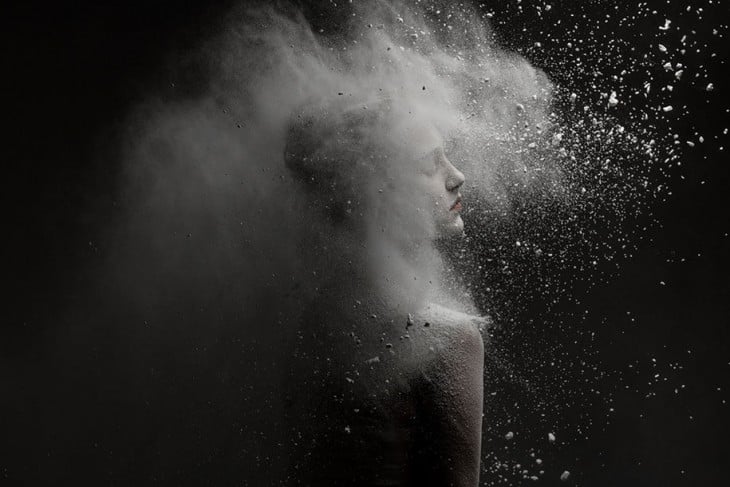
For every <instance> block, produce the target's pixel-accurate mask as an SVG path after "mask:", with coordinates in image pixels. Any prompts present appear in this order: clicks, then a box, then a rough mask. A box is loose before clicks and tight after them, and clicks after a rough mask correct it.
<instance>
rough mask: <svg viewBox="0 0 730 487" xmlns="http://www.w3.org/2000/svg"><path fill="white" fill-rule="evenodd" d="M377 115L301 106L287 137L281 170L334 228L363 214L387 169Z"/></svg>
mask: <svg viewBox="0 0 730 487" xmlns="http://www.w3.org/2000/svg"><path fill="white" fill-rule="evenodd" d="M384 120H385V116H384V114H383V112H382V111H381V110H374V109H364V108H362V105H360V106H359V110H358V109H357V108H355V107H353V106H351V105H344V104H330V105H324V106H317V107H313V106H310V107H305V108H303V109H301V110H299V111H298V113H297V114H296V115H295V117H293V119H292V121H291V123H290V125H289V128H288V131H287V137H286V145H285V149H284V160H285V163H286V166H287V167H288V168H289V170H290V171H291V173H292V174H293V175H295V177H296V178H297V179H299V180H300V181H302V182H303V183H304V185H305V187H306V188H307V190H308V193H309V196H310V198H311V201H312V202H313V203H315V204H316V205H318V206H319V207H320V208H321V209H322V210H324V212H325V214H326V215H327V216H328V217H329V219H330V221H331V222H332V223H333V224H337V225H341V224H344V225H351V224H352V223H353V219H354V220H362V218H363V216H364V213H365V212H366V211H367V202H368V198H367V194H368V190H369V188H370V187H372V185H373V183H374V181H375V180H377V179H380V178H381V177H382V171H384V170H385V169H386V168H385V166H384V164H382V160H383V159H384V157H385V148H386V146H387V140H386V138H385V137H378V136H377V132H378V131H379V127H378V124H379V123H382V122H384Z"/></svg>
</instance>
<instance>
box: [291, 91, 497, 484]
mask: <svg viewBox="0 0 730 487" xmlns="http://www.w3.org/2000/svg"><path fill="white" fill-rule="evenodd" d="M422 115H423V114H418V113H415V110H414V107H412V106H409V105H408V104H406V103H399V104H396V103H394V102H393V101H392V100H389V99H381V101H378V102H376V103H375V104H373V105H371V106H369V105H368V104H366V103H358V104H353V103H349V104H345V103H338V102H334V103H326V102H323V103H321V104H318V105H317V108H316V109H314V108H311V107H310V108H309V109H307V110H304V111H302V113H300V114H299V115H298V116H297V117H296V119H295V122H294V123H293V124H292V127H291V129H290V131H289V134H288V140H287V146H286V149H285V154H286V163H287V165H288V166H289V168H290V169H291V170H292V172H293V174H294V175H295V177H297V178H299V179H300V180H301V181H302V182H303V186H304V188H305V193H306V195H307V201H308V204H307V205H305V206H306V208H304V209H303V211H304V212H306V213H307V215H308V216H309V217H311V218H312V221H315V220H317V221H321V220H324V221H326V222H327V223H326V224H325V225H324V226H323V227H320V228H317V229H316V230H315V231H314V232H313V233H315V234H316V236H314V237H313V238H312V241H310V242H306V243H304V244H303V246H302V256H301V258H302V259H304V260H306V261H307V262H308V263H309V265H310V266H311V267H312V272H313V273H314V274H317V273H319V274H318V275H319V277H320V278H319V280H318V285H317V286H316V287H317V290H316V293H315V294H314V295H313V297H312V299H311V300H309V302H308V303H307V304H306V305H305V311H304V318H303V320H302V326H301V328H300V335H299V336H300V342H299V343H298V346H297V348H296V351H295V353H294V356H295V360H294V366H293V369H294V370H295V372H294V373H293V374H292V379H293V380H292V386H291V387H290V414H289V419H290V421H291V427H290V428H291V430H290V431H291V433H290V434H291V435H292V438H293V439H292V446H293V447H294V450H293V454H292V456H291V469H290V480H292V483H294V484H297V485H444V486H451V485H453V486H474V485H477V484H478V479H479V460H480V445H481V420H482V400H483V359H484V348H483V342H482V337H481V334H480V331H481V327H482V326H483V325H484V324H485V320H484V319H483V318H479V317H476V316H472V315H470V314H467V313H466V312H462V311H456V310H454V309H452V308H451V306H454V303H456V302H457V300H455V299H454V297H453V296H450V294H453V292H452V293H450V292H449V291H448V290H447V289H445V287H444V286H442V285H440V283H439V281H440V274H441V273H442V271H443V268H442V264H441V261H440V259H439V256H438V252H437V251H436V250H435V248H434V246H433V242H434V241H435V240H437V239H441V238H454V237H457V236H460V235H461V234H462V233H463V221H462V219H461V216H460V211H461V209H462V200H461V193H460V189H461V187H462V185H463V183H464V176H463V174H462V173H461V172H460V171H459V170H458V169H456V167H454V165H453V164H452V163H451V161H449V159H448V158H447V155H446V154H445V152H444V148H443V142H442V139H441V137H440V135H439V129H438V127H437V126H436V124H434V123H430V122H429V123H427V122H424V121H423V117H422ZM316 215H319V216H320V218H317V216H316ZM437 301H438V302H441V303H450V305H451V306H444V305H442V304H436V302H437Z"/></svg>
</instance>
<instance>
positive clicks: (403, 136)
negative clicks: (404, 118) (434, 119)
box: [393, 120, 443, 158]
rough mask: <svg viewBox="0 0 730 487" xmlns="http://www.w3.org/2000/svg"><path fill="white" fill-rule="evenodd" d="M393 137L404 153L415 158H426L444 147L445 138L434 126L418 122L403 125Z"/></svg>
mask: <svg viewBox="0 0 730 487" xmlns="http://www.w3.org/2000/svg"><path fill="white" fill-rule="evenodd" d="M393 136H394V137H396V139H395V140H396V143H397V144H398V145H400V146H401V147H402V149H403V150H404V152H405V153H406V154H408V155H410V156H412V157H415V158H419V157H422V156H426V155H428V154H429V153H431V152H433V151H434V149H437V148H438V147H441V146H442V145H443V138H442V137H441V134H440V133H439V131H438V130H437V129H436V127H435V126H434V125H433V124H430V123H426V122H422V121H417V120H411V121H410V123H404V124H402V125H401V127H400V129H399V130H396V131H395V132H394V133H393Z"/></svg>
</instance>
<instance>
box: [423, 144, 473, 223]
mask: <svg viewBox="0 0 730 487" xmlns="http://www.w3.org/2000/svg"><path fill="white" fill-rule="evenodd" d="M426 157H427V161H426V171H425V176H426V191H427V192H428V197H429V200H430V201H431V202H432V203H433V216H434V222H435V224H436V230H437V231H438V236H439V237H449V236H459V235H461V234H462V233H463V232H464V221H463V220H462V219H461V215H460V212H461V208H462V204H461V193H460V192H459V189H460V188H461V185H462V184H464V175H463V174H462V173H461V171H459V170H458V169H457V168H456V167H454V165H453V164H452V163H451V161H449V159H448V158H447V157H446V154H445V153H444V149H443V147H442V146H441V145H439V146H437V147H436V148H434V149H433V150H432V151H431V152H430V153H429V155H428V156H426ZM428 159H430V161H428Z"/></svg>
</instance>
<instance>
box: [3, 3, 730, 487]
mask: <svg viewBox="0 0 730 487" xmlns="http://www.w3.org/2000/svg"><path fill="white" fill-rule="evenodd" d="M231 3H232V2H195V1H178V2H168V1H164V0H151V1H144V2H143V1H135V0H130V1H125V2H118V1H108V2H84V1H79V2H69V3H67V4H62V3H53V4H46V3H43V2H35V1H30V2H24V3H23V4H22V5H21V6H15V7H6V9H9V15H4V18H5V21H6V22H7V23H8V26H7V27H6V29H5V30H4V36H5V39H4V40H3V42H2V52H3V54H2V64H3V70H2V73H3V75H2V79H3V83H2V84H3V85H5V88H4V89H3V96H2V100H3V107H2V112H3V118H4V123H3V129H2V133H3V144H2V149H1V150H2V159H1V160H2V161H3V165H4V169H5V171H6V172H5V179H4V181H5V190H4V192H3V193H4V195H5V197H6V201H7V204H6V208H8V210H9V215H8V216H9V217H8V218H7V219H5V224H4V231H3V236H4V238H3V240H4V241H5V243H6V244H9V245H8V249H7V250H6V252H5V265H4V268H5V271H4V280H5V283H6V286H5V288H6V289H9V290H10V293H9V294H6V300H7V301H6V302H5V305H4V306H3V308H4V310H3V311H4V312H3V315H4V318H3V320H2V330H1V331H0V351H1V352H2V355H1V356H0V374H1V377H0V379H1V381H2V382H1V383H2V386H0V387H1V390H2V392H1V393H0V404H1V405H2V406H1V408H2V409H1V410H0V427H1V428H2V442H1V443H0V479H4V480H6V481H7V482H8V485H21V484H24V485H48V484H65V483H67V482H69V481H71V480H79V479H89V480H92V481H93V482H94V483H95V484H102V485H106V484H109V485H126V484H130V485H132V484H134V485H139V484H148V483H155V482H161V483H174V484H178V483H190V484H192V485H197V484H206V483H211V484H215V485H223V484H234V483H237V480H238V483H240V480H248V482H249V483H250V484H251V485H266V480H265V479H266V478H267V477H266V473H265V472H266V470H267V469H269V468H274V467H271V466H270V465H269V462H270V461H273V460H268V459H267V458H266V448H263V453H262V452H261V451H258V452H257V451H256V444H257V439H256V438H255V436H250V437H245V438H244V439H236V440H232V439H231V438H230V435H229V433H227V431H228V430H229V429H233V428H234V427H238V426H240V425H232V423H231V421H228V420H229V419H230V417H231V414H232V413H231V411H234V410H235V409H236V408H240V407H245V405H244V406H241V405H242V404H245V400H244V399H241V397H239V398H238V399H236V400H231V399H227V398H226V392H225V391H226V389H225V388H221V387H219V386H218V387H216V386H214V385H205V382H206V378H209V377H213V376H214V375H215V371H214V369H215V368H216V367H217V366H219V365H220V363H219V362H216V361H215V360H213V361H210V360H209V361H207V362H206V361H204V360H202V359H201V360H200V361H197V359H196V358H188V359H186V360H185V361H184V363H183V364H176V363H174V360H172V359H171V360H167V361H166V360H164V359H163V358H160V357H159V356H161V355H165V354H166V353H168V352H170V351H172V352H173V353H172V355H174V352H175V351H178V350H181V349H183V348H184V347H185V346H187V345H190V344H192V346H195V340H196V336H195V334H194V333H190V334H189V335H186V336H184V337H182V338H181V337H179V336H178V337H170V341H171V342H172V344H168V345H166V347H165V349H164V350H160V349H157V348H155V347H154V346H151V349H150V350H147V351H146V352H145V353H144V354H140V355H139V357H138V361H137V362H135V363H129V362H124V365H121V364H120V362H119V357H127V356H128V355H126V354H125V353H123V349H124V347H126V346H129V344H130V343H135V341H134V340H135V338H134V337H130V336H126V335H125V332H124V331H122V328H121V327H109V326H104V325H105V324H104V323H103V322H97V321H98V320H99V318H98V316H96V315H92V316H86V315H84V313H82V312H79V311H73V312H69V310H79V309H87V308H89V306H88V305H89V303H92V304H93V306H92V308H103V307H104V303H105V302H104V299H106V298H105V297H104V296H105V293H104V290H103V283H99V282H98V281H97V280H95V276H96V275H97V274H96V272H95V271H96V270H98V269H99V268H100V267H101V266H103V265H104V262H105V258H106V257H108V256H105V248H106V247H107V244H108V243H109V242H108V241H106V239H108V238H109V236H108V235H107V234H106V233H105V229H106V228H107V227H106V225H107V222H108V221H109V220H110V219H113V218H114V215H115V214H117V212H119V211H120V210H119V206H120V203H119V202H118V201H117V199H116V191H117V189H118V188H116V186H115V184H117V177H118V173H119V170H120V167H119V164H120V162H119V158H118V157H117V155H116V154H114V152H113V151H114V144H115V142H117V137H118V132H119V130H120V129H121V128H122V127H123V124H124V120H125V116H126V115H127V114H128V112H129V110H130V109H131V108H132V107H133V106H134V105H135V103H138V102H140V101H141V100H143V99H144V98H145V97H147V96H149V95H150V94H154V95H157V96H160V97H162V98H163V99H176V98H178V97H180V98H184V97H186V96H195V95H196V93H198V90H200V89H202V86H203V84H204V79H205V70H204V69H203V68H201V67H200V64H201V63H199V62H197V61H199V60H195V59H191V58H190V57H189V55H188V54H186V53H189V50H190V49H192V48H193V47H195V46H196V45H197V44H198V43H199V42H201V40H204V39H206V38H207V36H208V35H209V34H210V33H211V32H213V31H214V30H215V26H216V25H217V23H218V22H219V21H220V19H221V16H222V15H223V13H225V11H226V8H227V7H229V6H230V4H231ZM327 3H328V2H323V5H324V6H317V5H313V6H310V7H309V10H308V13H309V15H310V18H311V19H312V20H313V22H315V24H317V25H319V24H322V25H325V26H326V25H331V24H330V22H331V20H332V19H333V18H336V16H335V17H333V16H332V15H331V12H330V11H328V10H327ZM481 3H485V4H488V5H490V6H491V5H494V10H492V11H495V12H500V15H499V19H498V21H495V30H496V33H497V35H498V37H499V38H500V40H501V42H502V43H504V44H505V45H507V46H508V47H510V48H513V49H517V50H518V51H521V52H523V54H524V55H526V56H527V57H528V58H530V59H531V60H532V61H533V62H534V63H535V64H536V65H538V66H540V67H542V68H543V69H545V70H546V71H547V72H548V74H549V75H551V76H552V77H554V79H556V80H557V81H559V82H562V83H568V84H570V83H575V84H578V88H580V85H579V84H580V83H585V82H588V81H586V80H581V79H576V78H571V79H561V78H560V70H559V69H557V68H556V66H555V64H554V63H552V62H550V61H549V60H548V59H547V58H544V57H541V56H542V55H541V54H539V53H535V52H532V51H530V49H529V48H530V46H532V45H533V44H534V42H535V41H536V40H540V39H544V36H545V34H546V32H553V33H556V34H557V33H560V32H561V31H562V30H563V29H564V26H559V25H556V24H554V23H550V22H545V21H540V22H538V20H537V18H536V16H535V15H534V14H531V13H529V12H527V11H526V10H523V11H519V10H517V8H516V3H515V2H508V5H497V2H481ZM529 3H530V2H523V4H524V5H527V4H529ZM574 3H576V4H578V3H579V4H580V5H573V4H574ZM552 4H553V9H554V11H558V10H561V11H563V12H568V11H572V12H575V13H576V14H577V15H585V16H586V17H585V18H584V21H583V22H582V23H581V25H583V26H584V30H583V31H581V30H580V29H579V30H578V31H577V32H576V33H575V34H573V35H574V36H576V37H580V36H585V37H584V38H585V39H586V40H587V41H586V42H590V41H589V39H594V40H593V42H596V43H598V42H602V37H601V36H599V35H596V30H595V28H594V26H595V25H596V22H593V20H596V19H599V20H600V19H602V18H603V16H604V15H605V13H606V12H607V11H611V10H612V9H613V8H614V6H613V2H566V1H563V2H558V1H556V2H552ZM675 4H676V5H675ZM685 6H686V4H682V5H679V4H678V2H674V3H673V4H667V3H664V2H656V7H655V8H656V9H657V10H658V12H659V13H658V15H657V16H656V19H658V20H657V21H652V22H651V23H648V24H646V25H642V24H641V23H639V25H638V26H637V25H631V26H628V25H623V26H622V25H621V24H609V25H607V26H606V27H605V28H604V31H602V32H601V34H602V35H607V34H610V35H612V36H616V38H625V39H628V40H630V42H631V43H634V44H635V46H636V49H637V51H638V52H639V53H641V52H649V51H650V50H651V45H652V43H653V42H655V40H654V39H653V38H652V35H653V34H652V33H651V32H653V30H652V31H651V32H649V31H648V29H649V28H650V27H649V26H650V25H651V29H655V25H654V24H658V25H661V23H662V22H661V21H662V20H663V19H664V18H670V19H673V20H674V22H675V25H676V23H681V22H684V23H686V27H687V29H692V28H697V30H698V31H699V34H698V35H699V36H700V38H702V36H706V40H707V42H708V43H711V45H712V49H710V50H711V51H714V52H716V53H717V59H715V60H710V59H709V58H704V57H702V56H705V55H706V54H704V53H702V54H699V55H698V57H697V59H695V60H694V61H695V62H696V64H706V65H707V71H708V76H709V77H710V78H711V79H712V80H713V81H714V82H715V86H716V90H715V92H714V93H713V94H712V97H711V98H710V97H708V96H707V94H706V93H704V92H702V91H701V90H699V89H694V90H686V91H685V92H682V94H681V95H677V96H680V97H681V98H680V101H681V102H684V103H675V105H677V106H680V105H686V106H687V107H689V108H688V109H687V110H686V115H685V116H683V117H681V118H678V119H677V121H675V122H673V125H672V126H671V130H675V131H678V132H679V133H681V134H682V136H683V137H682V139H684V138H685V136H686V138H691V136H692V134H693V133H694V131H699V132H700V133H703V134H705V138H706V139H707V142H706V143H705V144H703V145H701V146H698V147H697V148H696V150H694V151H688V152H687V153H686V154H685V155H684V156H683V159H682V160H683V166H682V167H683V169H682V170H681V171H680V170H677V171H674V172H672V174H671V175H670V179H671V184H672V190H673V192H672V195H671V196H669V197H667V198H666V201H656V202H655V204H653V206H652V213H653V215H652V216H651V218H649V217H647V219H646V222H645V223H646V224H647V225H649V224H650V223H651V222H654V221H657V222H658V223H659V224H658V225H649V226H651V229H650V230H649V231H648V233H647V234H646V238H644V239H643V240H642V241H641V243H640V244H639V248H638V250H637V251H636V252H635V253H634V255H633V257H632V258H630V259H628V260H627V261H626V262H625V263H624V265H623V267H622V270H621V272H620V274H619V275H618V276H616V277H613V278H611V279H609V280H607V282H604V283H600V284H598V285H596V286H594V287H593V288H592V289H590V290H588V289H585V290H581V289H580V288H579V289H577V290H576V292H577V293H578V294H579V295H580V297H581V306H582V308H581V310H582V309H584V308H585V309H589V310H590V311H591V312H590V317H588V318H585V319H584V321H583V324H582V326H584V327H589V328H590V327H592V328H594V329H595V330H600V334H599V338H598V343H597V345H596V350H597V352H598V355H599V356H600V362H601V363H602V364H603V367H605V369H606V370H608V371H610V373H609V374H608V375H607V377H606V378H605V381H606V383H605V384H604V385H603V386H604V387H605V390H608V391H611V394H612V397H613V402H612V407H614V408H615V413H612V414H611V415H609V416H610V417H608V416H607V413H606V411H605V410H603V409H600V408H602V407H603V406H602V405H600V404H601V403H595V404H596V405H595V406H594V407H595V408H596V410H595V411H592V410H590V407H588V408H589V409H588V410H587V411H583V413H585V414H586V415H587V416H588V417H594V418H596V420H595V421H594V422H593V424H591V425H590V426H589V427H588V430H589V431H588V433H589V434H590V438H589V440H585V441H573V442H572V443H570V444H566V445H565V446H564V447H563V448H562V449H561V450H559V451H558V452H556V453H555V454H554V455H553V465H552V466H551V467H549V468H546V470H548V472H549V474H550V475H551V477H550V480H549V481H548V480H546V481H548V482H549V483H553V482H554V481H555V479H556V478H557V476H558V475H559V474H560V472H561V471H562V470H563V468H567V469H569V470H571V472H573V477H572V479H573V480H575V481H577V482H578V483H581V484H583V485H595V486H600V485H619V484H621V485H647V486H650V485H657V486H659V485H662V486H668V485H702V484H714V483H719V482H722V480H723V479H724V477H725V476H726V465H727V464H728V462H729V461H730V453H728V452H729V451H730V450H729V449H728V448H727V446H726V437H727V433H728V412H727V408H728V405H727V404H726V403H725V402H723V401H726V400H728V399H730V398H729V397H728V393H727V392H728V388H730V383H728V380H727V378H728V371H730V347H729V343H730V341H729V340H728V339H729V338H730V337H728V325H729V324H730V323H729V321H728V316H729V315H730V313H729V311H730V309H729V306H730V305H729V304H728V301H729V300H728V298H729V297H730V294H729V291H730V287H729V286H728V278H727V276H728V273H729V272H730V259H729V257H728V255H730V239H729V238H728V236H727V233H728V232H729V231H730V225H728V223H729V221H728V220H729V219H728V213H727V207H728V205H727V201H726V192H727V187H728V184H729V183H730V166H729V165H728V163H727V157H726V156H725V154H726V153H727V151H728V150H730V144H728V142H729V141H730V139H728V137H727V136H723V134H722V129H723V128H724V127H726V126H727V125H730V120H728V112H727V110H728V107H730V100H729V99H728V91H727V89H726V87H725V86H724V80H725V79H724V78H723V76H722V75H723V73H722V69H725V68H726V66H725V65H724V61H725V60H727V58H728V42H727V40H726V38H724V39H718V38H716V37H713V36H712V34H711V33H710V30H711V29H710V28H708V26H709V27H712V26H715V25H726V24H727V22H728V20H730V18H729V17H730V16H728V6H727V5H726V4H725V3H723V2H714V3H713V4H712V5H710V4H707V3H706V2H702V3H701V5H700V4H698V5H697V6H703V7H704V8H706V9H707V13H706V14H705V18H704V19H705V20H702V21H698V20H696V19H694V18H691V17H689V16H685V17H683V16H682V15H683V14H682V11H683V10H684V7H685ZM622 8H627V9H629V7H622ZM629 10H630V9H629ZM328 12H329V13H328ZM707 19H713V22H712V23H709V21H708V20H707ZM717 19H724V20H717ZM694 23H697V24H698V27H695V26H694ZM641 28H646V29H647V35H645V36H637V35H636V33H637V32H636V29H641ZM622 29H623V30H622ZM724 32H727V30H726V29H725V31H724ZM549 49H552V54H551V56H552V57H551V58H550V59H554V58H555V56H556V55H559V54H560V52H561V51H560V50H561V47H560V46H559V45H555V46H553V47H550V48H549ZM181 59H182V61H181ZM173 84H174V85H175V86H173ZM722 145H725V146H726V147H725V151H720V150H719V147H720V146H722ZM682 259H684V261H682ZM660 281H663V282H664V284H663V285H662V284H659V282H660ZM581 293H582V294H581ZM627 310H628V311H630V315H629V314H627ZM191 313H193V311H191ZM181 314H185V311H182V312H181ZM121 315H123V313H121V314H118V315H116V316H115V318H114V319H115V320H119V321H123V319H124V316H121ZM160 336H161V335H159V336H158V338H159V337H160ZM237 338H238V337H237ZM149 343H152V344H154V343H158V342H156V341H155V340H150V342H149ZM183 343H185V345H182V344H183ZM176 347H177V348H176ZM218 347H219V348H217V349H216V350H218V351H219V352H224V351H227V352H230V351H232V350H238V353H241V352H240V350H239V349H235V348H234V347H233V346H232V345H230V343H229V344H228V345H218ZM575 351H576V353H580V350H579V349H578V347H576V350H575ZM652 358H655V359H656V360H657V362H658V363H659V364H664V365H660V366H659V369H660V371H661V373H662V375H667V374H668V375H669V376H670V380H669V381H668V382H661V381H656V385H654V386H649V385H647V384H648V383H650V382H651V381H652V379H651V377H653V375H654V374H653V372H654V369H653V368H652V367H653V365H652V362H651V359H652ZM153 362H154V363H153ZM233 362H234V363H226V364H225V367H227V370H234V371H235V363H237V362H236V361H233ZM241 363H243V362H241ZM628 364H634V365H635V367H633V368H628V367H627V365H628ZM668 364H679V365H681V368H676V367H673V366H671V365H668ZM150 365H152V366H153V368H154V367H157V368H158V369H159V370H161V371H162V372H161V373H162V374H163V377H162V379H158V380H157V382H154V381H149V380H148V381H147V382H143V383H138V382H137V379H138V376H139V374H141V372H140V371H142V370H147V369H148V368H149V366H150ZM165 374H167V375H165ZM196 374H197V377H198V379H191V378H190V377H194V376H196ZM632 374H633V375H632ZM196 380H197V381H198V382H196ZM230 380H231V381H232V382H233V383H234V384H235V387H236V390H238V391H243V392H240V394H239V396H245V395H246V392H245V391H244V388H245V387H246V379H245V378H243V377H242V378H238V379H235V378H233V379H230ZM201 383H202V385H201ZM680 384H685V385H686V388H685V389H684V390H683V391H682V393H681V394H680V395H676V394H674V392H673V389H674V388H675V387H678V386H679V385H680ZM595 386H596V383H595V382H593V383H591V385H590V392H593V388H594V387H595ZM627 386H628V388H627ZM586 387H589V386H586ZM157 388H167V389H166V390H168V391H169V392H168V393H167V394H166V395H163V396H162V397H164V399H162V400H159V401H158V402H157V403H153V404H149V401H148V399H147V398H146V397H147V396H145V394H146V393H149V392H150V391H152V390H154V389H157ZM191 391H192V393H193V395H195V396H196V397H195V398H193V399H189V400H188V402H187V403H186V404H183V405H180V404H179V403H180V402H181V401H180V400H181V398H187V397H189V396H188V395H187V393H189V392H191ZM650 391H654V392H655V393H656V394H655V395H653V396H652V395H650V396H649V397H648V398H647V397H646V394H647V393H648V392H650ZM251 394H254V393H251ZM198 396H200V397H198ZM150 397H160V396H150ZM201 397H203V398H201ZM209 398H214V402H215V403H216V404H217V406H211V405H210V402H211V401H210V400H209ZM143 406H144V407H143ZM599 409H600V410H599ZM249 417H252V418H258V420H259V421H264V422H266V421H271V422H273V423H275V422H276V418H268V417H267V415H266V414H265V413H263V412H258V411H257V412H256V413H251V416H249ZM171 418H174V419H171ZM221 418H225V419H221ZM607 418H608V419H607ZM240 421H241V422H244V420H240ZM234 423H235V421H234ZM244 436H245V435H244ZM576 436H579V435H576ZM262 441H263V440H262ZM490 445H491V443H490ZM251 452H254V453H251ZM259 456H260V458H259ZM253 457H255V458H253ZM240 458H245V460H244V461H243V462H239V459H240ZM562 466H565V467H562ZM254 470H255V472H254ZM553 471H554V472H553ZM262 472H264V473H262ZM244 483H245V482H244ZM558 483H559V482H558Z"/></svg>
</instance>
